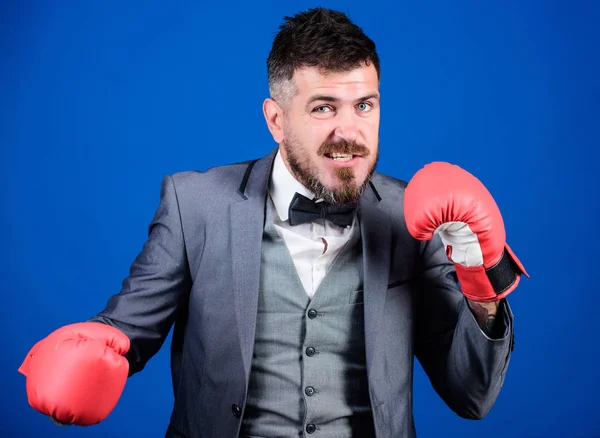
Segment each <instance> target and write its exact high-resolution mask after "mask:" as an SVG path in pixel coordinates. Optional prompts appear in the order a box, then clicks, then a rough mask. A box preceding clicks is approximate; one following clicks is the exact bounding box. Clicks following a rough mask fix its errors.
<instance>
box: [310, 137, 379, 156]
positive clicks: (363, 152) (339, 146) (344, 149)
mask: <svg viewBox="0 0 600 438" xmlns="http://www.w3.org/2000/svg"><path fill="white" fill-rule="evenodd" d="M333 153H338V154H352V155H360V156H362V157H366V156H368V155H369V153H370V151H369V149H368V148H367V147H366V146H364V145H362V144H358V143H356V142H350V141H346V140H342V141H338V142H336V143H331V142H325V143H323V144H322V145H321V146H320V147H319V149H318V150H317V154H319V155H321V156H322V155H330V154H333Z"/></svg>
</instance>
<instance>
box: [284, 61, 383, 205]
mask: <svg viewBox="0 0 600 438" xmlns="http://www.w3.org/2000/svg"><path fill="white" fill-rule="evenodd" d="M378 82H379V81H378V78H377V71H376V70H375V68H374V67H373V66H363V67H360V68H357V69H355V70H351V71H349V72H344V73H331V74H327V75H324V74H322V73H321V72H319V70H318V69H316V68H304V69H301V70H298V71H297V72H296V73H295V75H294V85H295V88H296V94H295V95H294V97H293V98H292V99H291V101H290V102H289V103H288V104H287V105H286V106H285V108H284V109H283V117H282V139H281V142H280V151H281V155H282V157H283V159H284V162H285V163H286V166H287V167H288V169H289V170H290V172H291V173H292V174H293V175H294V176H295V177H296V179H298V180H299V181H300V182H301V183H302V184H304V185H305V186H306V187H307V188H308V189H309V190H311V191H312V192H313V193H315V195H316V196H317V198H324V199H325V200H326V201H328V202H331V203H335V204H345V203H353V202H356V201H357V200H358V198H359V197H360V195H361V194H362V192H363V190H364V187H365V186H366V184H368V180H369V178H370V177H371V175H372V174H373V172H374V170H375V167H376V164H377V159H378V143H379V114H380V107H379V90H378V89H379V87H378Z"/></svg>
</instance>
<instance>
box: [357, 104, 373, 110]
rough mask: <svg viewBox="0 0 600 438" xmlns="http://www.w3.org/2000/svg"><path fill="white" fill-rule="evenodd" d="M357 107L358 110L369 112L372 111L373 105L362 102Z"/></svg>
mask: <svg viewBox="0 0 600 438" xmlns="http://www.w3.org/2000/svg"><path fill="white" fill-rule="evenodd" d="M356 107H357V108H358V110H359V111H361V112H362V111H368V110H370V109H371V104H370V103H369V102H361V103H359V104H358V105H356Z"/></svg>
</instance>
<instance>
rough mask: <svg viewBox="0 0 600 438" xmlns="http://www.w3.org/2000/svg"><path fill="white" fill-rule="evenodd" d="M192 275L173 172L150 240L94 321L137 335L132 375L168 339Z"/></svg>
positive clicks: (133, 344) (167, 179)
mask: <svg viewBox="0 0 600 438" xmlns="http://www.w3.org/2000/svg"><path fill="white" fill-rule="evenodd" d="M190 289H191V277H190V272H189V266H188V261H187V256H186V248H185V242H184V238H183V228H182V223H181V215H180V213H179V202H178V199H177V193H176V190H175V185H174V182H173V179H172V177H170V176H167V177H165V178H164V180H163V183H162V189H161V201H160V205H159V207H158V209H157V211H156V213H155V215H154V219H153V220H152V222H151V224H150V226H149V230H148V240H147V241H146V242H145V243H144V247H143V249H142V251H141V252H140V254H139V255H138V256H137V257H136V258H135V260H134V262H133V263H132V265H131V268H130V273H129V276H128V277H127V278H126V279H125V280H124V281H123V286H122V288H121V291H120V292H119V293H118V294H116V295H113V296H112V297H110V299H109V300H108V303H107V305H106V308H105V309H104V310H102V311H101V312H100V313H99V314H98V315H96V316H94V317H93V318H91V319H90V320H89V321H95V322H101V323H104V324H108V325H111V326H113V327H115V328H118V329H119V330H121V331H122V332H123V333H125V334H126V335H127V337H128V338H129V339H130V341H131V348H130V350H129V352H128V353H127V354H126V356H125V357H127V359H128V361H129V365H130V371H129V375H132V374H135V373H136V372H138V371H141V370H142V369H143V368H144V366H145V365H146V363H147V362H148V360H149V359H150V358H151V357H152V356H154V355H155V354H156V353H157V352H158V350H159V349H160V348H161V346H162V344H163V343H164V341H165V339H166V337H167V335H168V334H169V330H170V329H171V327H172V325H173V322H174V321H175V318H176V316H177V312H178V310H179V309H180V308H181V307H184V308H185V306H180V304H182V303H185V301H186V300H187V299H188V297H189V293H190Z"/></svg>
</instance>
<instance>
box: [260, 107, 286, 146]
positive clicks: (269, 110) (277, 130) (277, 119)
mask: <svg viewBox="0 0 600 438" xmlns="http://www.w3.org/2000/svg"><path fill="white" fill-rule="evenodd" d="M263 114H264V115H265V120H266V121H267V127H268V128H269V131H271V135H272V136H273V140H275V143H277V144H279V143H281V142H282V141H283V110H282V109H281V107H280V106H279V104H278V103H277V102H275V101H274V100H273V99H271V98H267V99H265V101H264V102H263Z"/></svg>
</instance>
